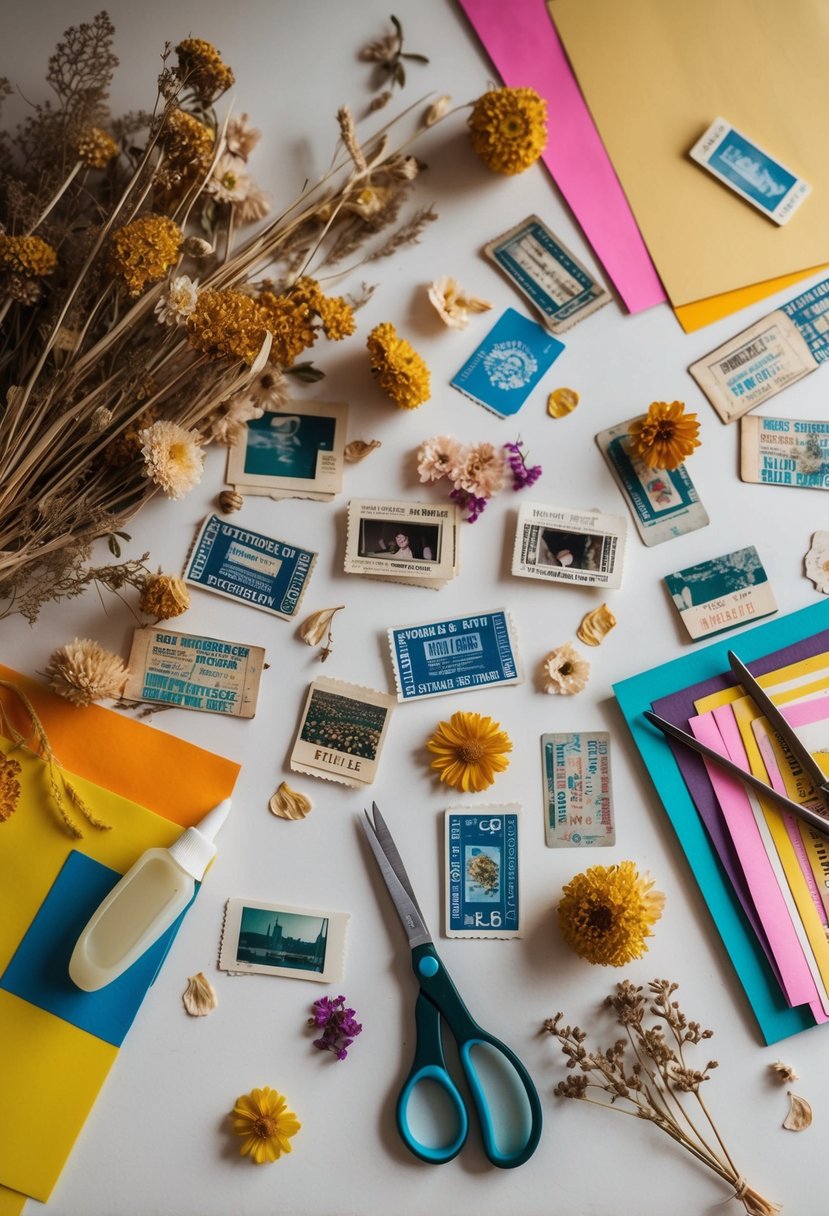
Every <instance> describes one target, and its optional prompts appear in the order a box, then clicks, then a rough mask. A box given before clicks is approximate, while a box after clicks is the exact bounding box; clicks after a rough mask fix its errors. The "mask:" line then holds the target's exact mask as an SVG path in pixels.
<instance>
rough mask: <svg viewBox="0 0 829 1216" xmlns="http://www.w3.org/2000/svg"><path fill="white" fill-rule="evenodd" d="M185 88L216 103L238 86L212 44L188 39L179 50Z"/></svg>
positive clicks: (180, 44)
mask: <svg viewBox="0 0 829 1216" xmlns="http://www.w3.org/2000/svg"><path fill="white" fill-rule="evenodd" d="M176 53H177V55H178V65H179V72H180V74H181V78H182V80H183V82H184V84H185V87H187V88H189V89H192V90H193V91H194V92H195V93H197V94H198V95H199V97H201V98H202V99H204V100H205V101H213V100H215V98H216V97H218V96H219V94H220V93H224V92H226V91H227V90H228V89H229V88H231V86H232V85H234V84H235V83H236V77H235V76H234V75H233V72H232V71H231V69H230V68H229V67H228V66H227V64H226V63H223V62H222V57H221V55H220V54H219V52H218V51H217V50H216V48H215V46H213V44H212V43H210V42H206V41H205V39H204V38H185V39H184V41H183V42H180V43H179V44H178V46H177V47H176Z"/></svg>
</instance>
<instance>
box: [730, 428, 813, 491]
mask: <svg viewBox="0 0 829 1216" xmlns="http://www.w3.org/2000/svg"><path fill="white" fill-rule="evenodd" d="M740 477H741V478H742V480H743V481H748V482H752V483H754V484H757V485H767V486H798V487H800V488H801V489H805V490H829V422H818V421H817V420H815V421H806V420H800V419H796V418H757V417H746V418H743V419H742V420H741V421H740Z"/></svg>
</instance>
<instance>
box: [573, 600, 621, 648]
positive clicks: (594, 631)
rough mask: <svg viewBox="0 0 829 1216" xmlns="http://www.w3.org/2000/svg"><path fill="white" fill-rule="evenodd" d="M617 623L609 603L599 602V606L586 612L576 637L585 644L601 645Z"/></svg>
mask: <svg viewBox="0 0 829 1216" xmlns="http://www.w3.org/2000/svg"><path fill="white" fill-rule="evenodd" d="M615 625H616V617H615V616H614V615H613V613H612V612H611V611H610V609H609V608H608V606H607V604H599V607H598V608H593V609H592V611H590V612H586V613H585V614H584V616H583V617H582V619H581V624H580V625H579V627H578V629H577V630H576V637H577V638H578V639H579V641H580V642H584V644H585V646H600V645H601V643H602V642H603V641H604V639H605V638H606V637H607V635H608V634H609V633H610V631H611V629H613V628H614V627H615Z"/></svg>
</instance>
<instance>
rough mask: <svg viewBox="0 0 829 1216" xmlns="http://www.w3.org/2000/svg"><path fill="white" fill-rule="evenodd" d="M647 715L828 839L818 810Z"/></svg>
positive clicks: (827, 823)
mask: <svg viewBox="0 0 829 1216" xmlns="http://www.w3.org/2000/svg"><path fill="white" fill-rule="evenodd" d="M644 716H645V717H646V718H647V719H648V721H649V722H651V723H653V725H654V726H658V727H659V729H660V730H661V731H662V733H663V734H665V735H670V736H671V738H672V739H676V740H677V742H678V743H684V744H685V746H686V747H690V748H691V750H692V751H695V752H699V754H700V755H701V756H707V757H708V759H709V760H713V762H714V763H715V764H718V765H719V766H720V768H723V769H725V771H726V772H727V773H731V774H732V776H734V777H736V778H737V779H738V780H739V781H742V782H743V783H744V784H745V785H749V786H751V788H752V789H753V790H756V791H757V792H758V794H761V795H762V796H763V797H764V798H768V799H769V800H770V801H771V802H775V803H777V804H778V805H779V806H781V807H783V808H784V810H787V811H788V812H789V814H791V815H796V816H797V818H798V819H802V820H804V822H805V823H808V824H809V825H810V826H811V827H813V828H814V829H815V830H816V831H818V832H820V833H821V835H822V836H825V837H827V838H828V839H829V819H826V818H825V817H824V816H823V815H820V814H818V812H817V811H813V810H811V809H810V808H809V807H808V806H801V804H800V803H799V802H794V801H793V800H792V799H791V798H787V797H786V795H785V794H779V793H778V792H777V790H776V789H774V788H773V787H772V786H770V785H767V784H766V782H765V781H761V780H760V778H759V777H755V776H754V773H749V772H747V771H746V770H745V769H744V768H740V766H739V764H735V763H734V761H733V760H729V759H728V757H727V756H722V755H720V753H719V752H717V751H714V749H713V747H709V746H708V745H707V744H706V743H700V741H699V739H695V738H694V736H693V735H689V734H688V732H687V731H684V730H682V729H681V728H680V727H679V726H674V724H673V722H668V721H666V719H665V718H660V716H659V714H654V713H651V711H650V710H649V709H646V710H645V712H644Z"/></svg>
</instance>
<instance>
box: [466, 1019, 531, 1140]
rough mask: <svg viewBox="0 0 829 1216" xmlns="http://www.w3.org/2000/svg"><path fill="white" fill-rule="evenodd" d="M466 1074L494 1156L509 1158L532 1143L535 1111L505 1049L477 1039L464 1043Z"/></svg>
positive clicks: (485, 1135)
mask: <svg viewBox="0 0 829 1216" xmlns="http://www.w3.org/2000/svg"><path fill="white" fill-rule="evenodd" d="M463 1052H464V1055H465V1057H466V1058H465V1064H466V1068H465V1071H466V1077H467V1081H468V1082H469V1086H470V1089H471V1090H472V1096H473V1097H474V1099H475V1104H476V1106H477V1108H478V1112H479V1115H480V1123H481V1131H482V1132H483V1135H484V1139H485V1140H486V1141H487V1147H488V1148H489V1149H490V1150H491V1151H492V1153H494V1155H496V1156H498V1157H501V1158H503V1159H504V1160H508V1159H509V1158H511V1157H515V1156H517V1155H518V1154H519V1153H520V1152H521V1151H522V1149H524V1148H525V1146H526V1145H527V1144H528V1143H529V1140H530V1137H531V1136H532V1131H533V1112H532V1107H531V1106H530V1100H529V1098H528V1096H527V1092H526V1089H525V1087H524V1081H523V1080H522V1078H521V1075H520V1074H519V1073H518V1072H517V1071H516V1069H515V1067H514V1066H513V1064H512V1062H511V1061H510V1060H509V1059H507V1057H506V1056H505V1055H504V1054H503V1052H501V1051H499V1050H498V1048H497V1047H493V1046H492V1044H490V1043H486V1042H483V1041H481V1040H475V1041H473V1042H471V1043H467V1044H465V1045H464V1049H463Z"/></svg>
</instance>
